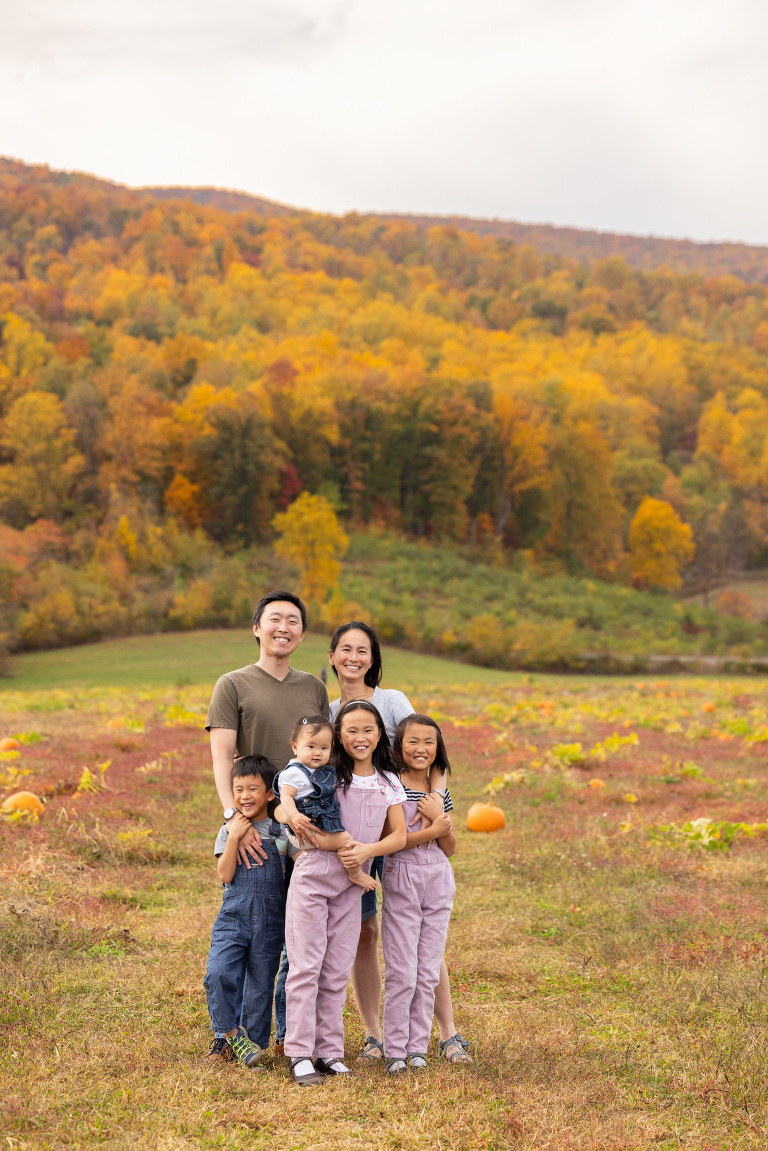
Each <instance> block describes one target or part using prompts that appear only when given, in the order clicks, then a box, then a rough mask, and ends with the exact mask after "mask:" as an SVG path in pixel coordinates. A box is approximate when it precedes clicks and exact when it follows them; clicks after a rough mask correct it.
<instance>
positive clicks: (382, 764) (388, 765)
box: [330, 699, 400, 791]
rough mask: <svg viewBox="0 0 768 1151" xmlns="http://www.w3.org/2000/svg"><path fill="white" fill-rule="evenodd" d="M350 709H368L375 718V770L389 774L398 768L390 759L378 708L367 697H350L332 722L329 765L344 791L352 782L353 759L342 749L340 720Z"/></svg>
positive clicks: (387, 742)
mask: <svg viewBox="0 0 768 1151" xmlns="http://www.w3.org/2000/svg"><path fill="white" fill-rule="evenodd" d="M350 711H369V712H370V713H371V715H372V716H373V717H374V719H375V720H376V723H377V724H378V728H379V742H378V743H377V745H376V747H375V749H374V752H373V755H372V757H371V758H372V760H373V766H374V767H375V768H376V770H377V771H381V772H385V771H388V772H389V773H390V774H391V775H399V774H400V769H399V767H398V766H397V764H396V763H395V762H394V761H393V759H392V749H391V747H390V746H389V736H388V735H387V729H386V728H385V726H384V720H383V719H382V718H381V715H380V714H379V709H378V708H377V707H374V705H373V704H372V703H370V702H369V701H368V700H367V699H351V700H349V702H348V703H345V704H344V706H343V707H342V708H339V713H338V715H337V716H336V719H335V721H334V724H333V747H332V749H331V760H330V762H331V766H332V767H333V768H334V769H335V771H336V775H337V776H338V780H339V783H340V784H341V786H342V787H343V788H344V790H345V791H347V789H348V788H349V785H350V784H351V782H352V774H353V768H354V766H355V761H354V759H353V758H352V756H351V755H348V754H347V752H346V751H345V750H344V745H343V743H342V742H341V721H342V720H343V718H344V716H345V715H347V714H348V713H349V712H350Z"/></svg>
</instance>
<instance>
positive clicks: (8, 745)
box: [0, 735, 21, 751]
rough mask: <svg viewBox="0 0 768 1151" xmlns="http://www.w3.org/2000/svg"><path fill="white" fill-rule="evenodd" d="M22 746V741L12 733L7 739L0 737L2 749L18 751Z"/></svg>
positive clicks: (0, 749)
mask: <svg viewBox="0 0 768 1151" xmlns="http://www.w3.org/2000/svg"><path fill="white" fill-rule="evenodd" d="M20 747H21V743H20V741H19V740H18V739H13V737H12V736H10V735H9V736H8V738H7V739H0V751H18V750H19V748H20Z"/></svg>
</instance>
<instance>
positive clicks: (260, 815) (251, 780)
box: [232, 775, 275, 819]
mask: <svg viewBox="0 0 768 1151" xmlns="http://www.w3.org/2000/svg"><path fill="white" fill-rule="evenodd" d="M232 794H233V795H234V797H235V807H236V808H237V810H238V811H242V813H243V815H244V816H245V818H246V819H266V817H267V804H268V803H269V801H270V800H271V799H274V798H275V793H274V791H273V790H272V788H271V787H267V785H266V784H265V783H264V780H263V779H262V778H261V776H260V775H240V776H236V777H235V780H234V783H233V784H232Z"/></svg>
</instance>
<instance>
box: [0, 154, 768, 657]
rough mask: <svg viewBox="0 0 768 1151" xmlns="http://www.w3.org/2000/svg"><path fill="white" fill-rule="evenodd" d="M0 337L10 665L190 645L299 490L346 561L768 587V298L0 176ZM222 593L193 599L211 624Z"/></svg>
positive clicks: (723, 286)
mask: <svg viewBox="0 0 768 1151" xmlns="http://www.w3.org/2000/svg"><path fill="white" fill-rule="evenodd" d="M754 251H757V250H754ZM0 317H2V321H1V322H2V333H1V336H0V421H1V423H0V520H1V521H2V526H0V547H1V548H2V552H1V554H0V582H1V583H2V588H3V605H4V606H3V611H4V620H5V622H4V624H0V627H4V630H5V633H6V636H7V642H8V643H9V644H10V646H12V647H13V646H19V645H22V646H39V645H44V644H52V643H56V642H62V641H66V640H72V639H78V638H90V637H91V636H93V635H98V634H115V633H119V632H120V631H131V630H139V629H141V628H152V627H156V626H194V625H195V621H196V620H199V617H200V613H198V614H197V615H196V614H195V611H194V610H193V601H194V594H195V592H194V588H195V586H197V585H196V584H195V581H196V580H198V581H199V580H201V579H202V580H203V582H204V583H206V579H207V577H206V578H204V577H203V576H202V575H201V572H202V570H203V568H205V565H208V566H209V567H210V565H214V566H215V565H217V564H218V565H222V564H223V565H225V566H226V564H228V563H235V561H236V559H237V557H238V556H242V555H244V554H245V553H246V552H247V549H252V548H257V549H258V548H261V549H264V548H269V546H270V545H271V542H272V541H273V539H274V536H275V530H276V529H275V525H274V523H273V521H274V517H275V515H276V514H278V513H281V512H285V510H286V509H287V508H289V507H290V506H291V505H292V503H293V502H294V501H295V499H296V497H297V496H298V495H299V494H300V493H302V492H309V493H315V494H319V495H321V496H322V497H324V499H325V501H326V502H327V503H328V504H329V505H331V506H332V507H333V508H335V509H336V511H337V513H338V514H339V517H340V518H341V520H342V522H343V523H344V524H345V526H346V529H347V531H348V533H350V534H351V535H359V534H360V533H364V532H367V531H371V530H373V532H374V534H375V533H377V532H378V533H382V532H384V533H387V532H388V533H395V535H396V536H398V537H399V538H402V539H405V540H408V539H411V540H416V541H425V542H428V543H431V544H439V545H441V546H442V547H445V546H450V547H452V548H454V549H456V548H458V549H463V550H464V553H465V554H467V555H474V556H475V557H482V558H483V559H484V560H485V561H487V562H488V563H489V564H490V565H491V566H496V567H502V568H503V567H508V568H509V567H512V568H514V569H515V570H518V571H520V570H522V568H523V567H525V568H526V570H529V571H532V572H537V573H539V575H540V576H543V575H547V574H550V575H552V576H553V577H557V576H569V575H570V576H579V575H581V576H584V577H586V578H589V579H598V580H603V581H609V582H611V583H614V584H618V585H623V588H622V589H617V590H624V591H625V592H626V593H627V594H628V595H633V594H635V593H634V592H632V591H631V590H630V588H631V587H632V586H634V587H635V588H639V589H644V588H649V589H653V588H658V589H667V590H674V589H675V588H679V587H680V586H681V583H682V581H683V580H685V581H686V582H685V585H684V586H686V587H690V588H691V589H692V590H695V589H698V588H706V587H708V586H714V585H715V584H716V583H717V582H718V580H719V578H720V575H721V573H722V572H723V571H724V570H725V568H726V567H729V568H733V567H750V568H761V567H763V566H765V564H766V560H768V288H767V287H766V286H764V285H763V284H762V283H760V282H758V281H757V280H756V279H753V280H747V279H740V278H738V277H736V276H734V275H730V274H729V275H720V276H717V275H711V274H707V273H705V272H699V271H691V270H687V271H673V270H671V269H670V268H669V267H661V268H658V269H656V270H644V269H638V268H635V267H632V266H630V264H628V263H627V262H625V261H624V260H622V259H620V258H618V257H617V256H611V257H609V258H601V259H592V260H589V261H578V260H575V259H573V258H571V257H570V256H568V255H567V254H558V253H555V252H546V251H542V250H537V249H536V248H535V247H533V246H531V245H530V244H524V245H520V244H517V243H515V242H513V241H512V240H511V239H509V238H508V237H505V236H497V235H492V234H487V235H479V234H476V233H473V232H468V231H461V230H459V229H457V228H455V227H451V226H438V227H422V226H417V225H416V224H414V223H409V222H407V221H403V220H392V219H390V220H384V219H377V218H374V217H359V216H348V217H344V218H336V217H331V216H323V215H317V214H310V213H303V212H283V213H282V214H278V215H266V214H264V211H254V210H241V211H230V210H224V209H222V208H221V207H217V206H215V204H208V205H201V204H196V203H194V202H193V201H191V200H189V199H165V198H160V197H157V196H149V195H147V194H146V193H137V192H131V191H128V190H126V189H123V188H120V187H119V186H117V185H114V184H109V183H107V182H105V181H99V180H96V179H95V178H93V177H88V176H80V175H73V174H71V173H52V172H50V171H49V170H48V169H46V168H41V167H36V168H30V167H26V166H24V165H22V164H20V163H18V162H14V161H2V162H0ZM237 562H240V561H239V560H238V561H237ZM206 570H207V569H206ZM238 570H240V569H238ZM242 570H243V571H246V570H247V565H246V568H243V569H242ZM230 574H231V579H229V580H227V579H226V578H225V579H223V580H221V581H219V580H214V581H213V583H212V582H211V580H210V579H207V586H208V591H206V592H205V593H204V592H203V590H202V589H200V588H199V589H198V590H200V594H201V596H203V598H205V595H208V597H209V599H210V594H211V593H210V588H211V587H212V586H213V585H214V583H215V584H216V586H217V587H219V586H221V587H222V588H223V589H224V590H222V591H221V593H220V595H222V596H223V597H224V599H226V600H227V604H228V605H229V606H227V605H226V604H224V603H223V600H222V605H220V606H221V612H220V613H219V617H218V618H220V619H221V622H226V619H228V618H229V615H231V614H232V613H233V612H235V608H234V607H232V605H233V604H238V605H239V603H240V598H242V599H243V602H245V601H246V600H247V598H248V593H247V589H246V590H243V582H242V579H241V577H240V576H239V575H238V574H237V572H236V571H235V569H234V568H232V570H231V573H230ZM243 578H245V577H243ZM227 587H229V591H227V590H226V589H227ZM227 597H229V598H228V599H227ZM238 597H240V598H238ZM183 604H186V607H183V606H180V605H183ZM209 608H210V604H209ZM206 610H209V609H206ZM210 610H211V611H213V613H214V615H215V611H214V609H213V608H210ZM237 610H239V607H238V609H237ZM691 610H693V609H691ZM696 610H698V609H696ZM227 613H229V615H228V614H227ZM203 614H204V613H203ZM684 614H685V613H684ZM224 617H226V619H225V618H224ZM56 618H58V621H59V622H58V623H54V622H52V619H56ZM686 618H687V619H688V623H687V624H686V627H687V628H688V631H687V632H686V631H685V629H684V628H683V624H682V622H681V623H680V628H681V629H683V630H681V631H680V635H681V636H686V635H688V636H690V635H695V634H696V629H699V630H703V631H706V626H705V624H704V623H702V622H701V620H698V617H696V618H694V617H693V616H691V617H690V618H689V617H688V616H686ZM62 620H63V621H65V623H64V624H62V622H61V621H62ZM67 620H70V621H71V626H70V625H69V624H66V621H67ZM681 620H682V617H681ZM697 621H698V622H697ZM65 625H66V626H65ZM57 628H58V630H57ZM62 628H63V631H62ZM447 630H450V628H448V629H447ZM747 640H749V642H752V641H753V640H754V642H757V635H756V633H755V635H753V636H752V637H751V639H750V637H749V636H744V635H742V636H741V638H740V641H739V642H742V643H743V642H746V641H747ZM424 642H425V643H426V642H427V640H424ZM430 642H431V641H430ZM435 642H437V641H435ZM681 642H682V641H681ZM723 642H725V640H724V641H723Z"/></svg>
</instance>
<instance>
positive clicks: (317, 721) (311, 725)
mask: <svg viewBox="0 0 768 1151" xmlns="http://www.w3.org/2000/svg"><path fill="white" fill-rule="evenodd" d="M324 727H329V728H330V729H331V731H333V724H332V723H331V721H330V720H329V719H326V718H325V716H324V715H320V714H319V713H318V714H317V715H303V716H302V717H301V718H300V719H297V720H295V722H294V724H293V727H292V728H291V735H290V741H291V743H295V742H296V738H297V736H298V734H299V732H300V731H304V730H305V729H306V730H307V731H308V732H309V734H310V735H317V733H318V732H319V731H322V730H323V728H324Z"/></svg>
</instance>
